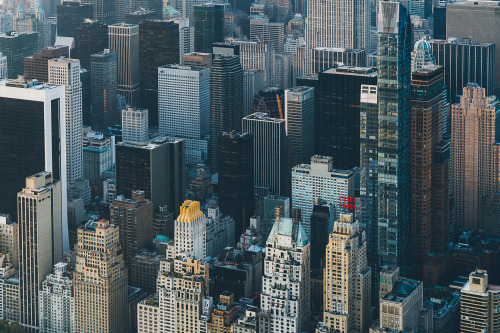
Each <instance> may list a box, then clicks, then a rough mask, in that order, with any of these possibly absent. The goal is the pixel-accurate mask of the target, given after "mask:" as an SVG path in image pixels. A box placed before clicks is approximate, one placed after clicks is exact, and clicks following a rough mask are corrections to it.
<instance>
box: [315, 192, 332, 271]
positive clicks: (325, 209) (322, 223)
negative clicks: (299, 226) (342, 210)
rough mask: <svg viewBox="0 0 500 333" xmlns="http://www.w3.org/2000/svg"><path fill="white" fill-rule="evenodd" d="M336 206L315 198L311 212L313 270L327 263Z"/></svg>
mask: <svg viewBox="0 0 500 333" xmlns="http://www.w3.org/2000/svg"><path fill="white" fill-rule="evenodd" d="M334 215H335V207H333V204H331V203H328V202H327V201H326V200H323V199H321V198H315V199H314V205H313V209H312V214H311V270H314V269H319V270H321V269H322V268H323V267H324V264H325V249H326V246H327V244H328V235H329V234H330V232H331V231H332V230H333V223H334V222H335V220H334V218H333V217H334Z"/></svg>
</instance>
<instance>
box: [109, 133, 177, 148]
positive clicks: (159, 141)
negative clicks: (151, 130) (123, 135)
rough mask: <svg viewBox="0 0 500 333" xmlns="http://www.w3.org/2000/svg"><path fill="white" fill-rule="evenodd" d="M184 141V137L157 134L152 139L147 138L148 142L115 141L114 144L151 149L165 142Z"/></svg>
mask: <svg viewBox="0 0 500 333" xmlns="http://www.w3.org/2000/svg"><path fill="white" fill-rule="evenodd" d="M180 141H184V139H177V138H168V137H164V136H158V137H156V138H154V139H151V140H149V141H148V142H145V143H142V142H123V141H122V142H117V143H116V146H124V147H129V148H138V149H148V150H152V149H155V148H158V147H160V146H162V145H163V144H165V143H170V142H180Z"/></svg>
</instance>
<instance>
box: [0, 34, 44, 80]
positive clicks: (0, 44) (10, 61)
mask: <svg viewBox="0 0 500 333" xmlns="http://www.w3.org/2000/svg"><path fill="white" fill-rule="evenodd" d="M37 51H38V34H37V33H36V32H14V31H10V32H6V33H3V34H0V52H2V54H3V55H4V56H6V57H7V77H8V78H10V79H16V78H17V77H18V76H19V75H23V73H24V58H25V57H29V56H32V55H33V54H34V53H36V52H37Z"/></svg>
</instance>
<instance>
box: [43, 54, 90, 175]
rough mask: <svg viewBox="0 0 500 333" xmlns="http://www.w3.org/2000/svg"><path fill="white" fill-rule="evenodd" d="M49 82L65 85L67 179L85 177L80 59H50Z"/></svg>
mask: <svg viewBox="0 0 500 333" xmlns="http://www.w3.org/2000/svg"><path fill="white" fill-rule="evenodd" d="M49 83H51V84H57V85H62V86H64V95H65V112H66V170H67V177H66V179H67V181H68V182H69V183H73V182H75V181H76V180H79V179H82V178H83V146H82V140H83V133H82V126H83V125H82V83H81V82H80V60H78V59H66V58H59V59H52V60H49Z"/></svg>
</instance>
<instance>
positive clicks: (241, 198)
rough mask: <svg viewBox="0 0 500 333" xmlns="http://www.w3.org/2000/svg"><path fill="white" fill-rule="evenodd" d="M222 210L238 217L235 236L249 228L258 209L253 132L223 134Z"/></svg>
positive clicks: (220, 186)
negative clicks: (244, 224) (256, 205)
mask: <svg viewBox="0 0 500 333" xmlns="http://www.w3.org/2000/svg"><path fill="white" fill-rule="evenodd" d="M218 155H219V161H220V164H219V191H218V193H219V208H220V210H221V212H223V213H225V214H228V215H229V216H231V217H232V218H234V220H235V222H236V224H235V236H237V237H236V239H239V237H240V235H241V233H242V232H243V223H242V222H243V209H245V223H246V224H247V225H249V220H250V217H251V216H252V215H253V210H254V196H253V137H252V135H251V134H249V133H239V132H234V131H233V132H225V133H222V134H220V135H219V150H218Z"/></svg>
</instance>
